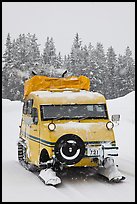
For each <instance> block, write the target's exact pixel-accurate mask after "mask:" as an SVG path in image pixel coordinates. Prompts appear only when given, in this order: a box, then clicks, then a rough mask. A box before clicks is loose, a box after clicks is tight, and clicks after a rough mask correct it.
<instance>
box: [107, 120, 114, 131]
mask: <svg viewBox="0 0 137 204" xmlns="http://www.w3.org/2000/svg"><path fill="white" fill-rule="evenodd" d="M106 127H107V129H108V130H111V129H112V128H113V127H114V124H113V123H112V122H111V121H109V122H108V123H107V124H106Z"/></svg>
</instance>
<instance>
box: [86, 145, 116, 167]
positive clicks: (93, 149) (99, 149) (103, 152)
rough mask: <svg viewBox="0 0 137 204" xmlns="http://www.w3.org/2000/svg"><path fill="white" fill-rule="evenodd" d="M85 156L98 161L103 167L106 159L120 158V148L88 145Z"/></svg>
mask: <svg viewBox="0 0 137 204" xmlns="http://www.w3.org/2000/svg"><path fill="white" fill-rule="evenodd" d="M84 156H85V157H88V158H91V159H93V160H94V161H98V164H99V165H102V163H103V161H104V159H105V158H107V157H115V156H118V147H117V146H111V145H106V144H105V145H104V144H101V145H99V146H93V145H91V144H87V145H86V146H85V155H84Z"/></svg>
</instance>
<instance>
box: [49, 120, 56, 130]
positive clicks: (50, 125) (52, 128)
mask: <svg viewBox="0 0 137 204" xmlns="http://www.w3.org/2000/svg"><path fill="white" fill-rule="evenodd" d="M48 129H49V130H50V131H54V130H55V129H56V125H55V123H53V122H51V123H49V124H48Z"/></svg>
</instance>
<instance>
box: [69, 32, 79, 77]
mask: <svg viewBox="0 0 137 204" xmlns="http://www.w3.org/2000/svg"><path fill="white" fill-rule="evenodd" d="M81 42H82V41H81V40H80V38H79V35H78V33H76V36H75V38H74V41H73V44H72V48H71V53H70V64H71V72H73V73H74V74H75V75H77V74H78V73H79V67H80V66H81V63H82V59H81V57H82V49H81Z"/></svg>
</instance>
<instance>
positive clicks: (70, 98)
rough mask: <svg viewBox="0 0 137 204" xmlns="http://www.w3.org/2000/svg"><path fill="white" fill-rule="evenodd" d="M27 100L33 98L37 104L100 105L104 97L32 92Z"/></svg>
mask: <svg viewBox="0 0 137 204" xmlns="http://www.w3.org/2000/svg"><path fill="white" fill-rule="evenodd" d="M27 98H33V99H35V100H36V101H37V103H38V104H43V105H44V104H45V105H48V104H50V105H51V104H101V103H103V104H104V103H106V99H105V97H104V96H103V95H102V94H100V93H98V92H93V91H91V92H90V91H85V90H79V91H59V92H57V91H33V92H31V93H30V94H29V96H28V97H27Z"/></svg>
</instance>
